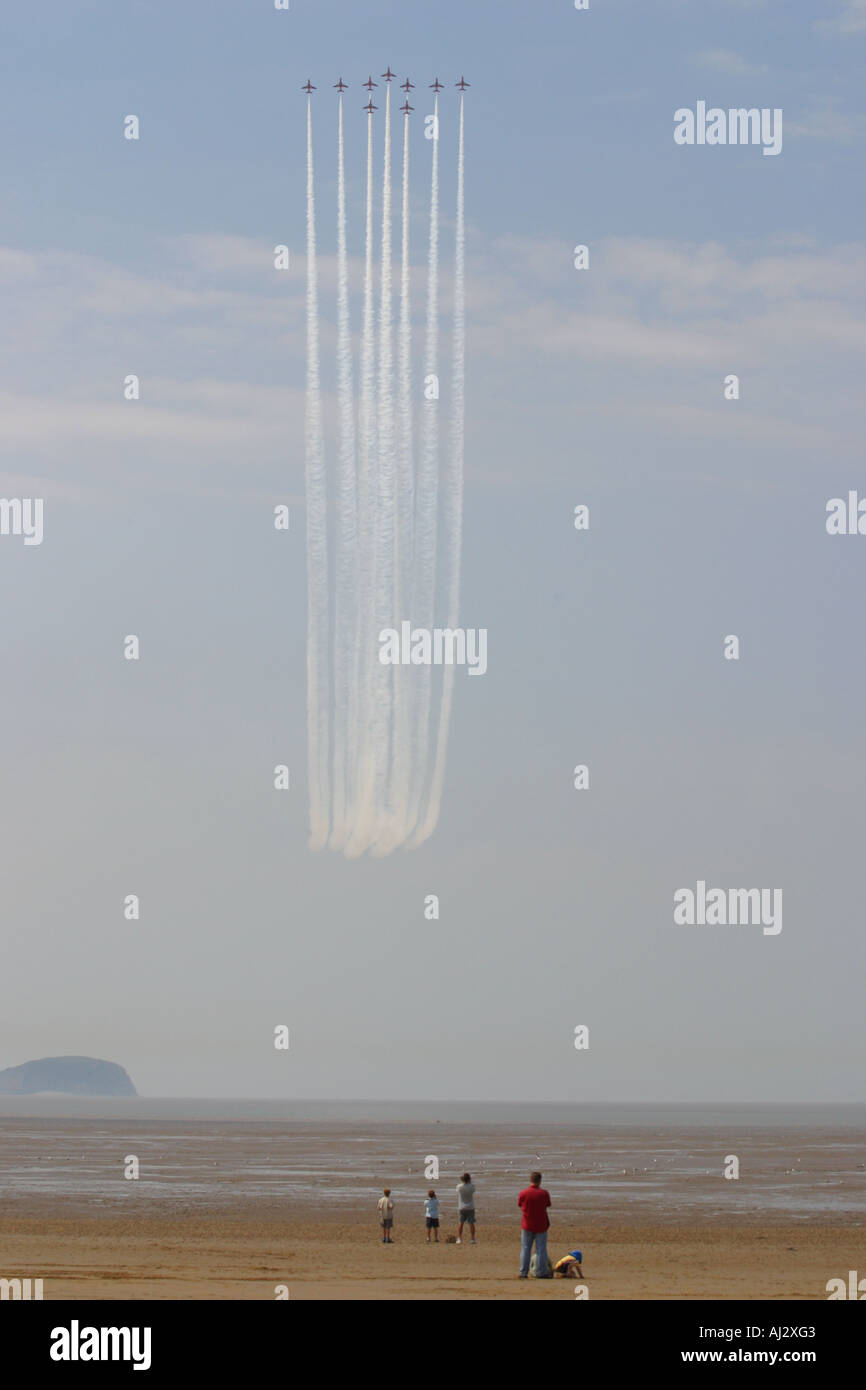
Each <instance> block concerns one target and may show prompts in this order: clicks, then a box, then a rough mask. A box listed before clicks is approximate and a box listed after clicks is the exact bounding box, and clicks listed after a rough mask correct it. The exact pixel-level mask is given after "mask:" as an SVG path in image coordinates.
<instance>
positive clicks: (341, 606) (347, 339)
mask: <svg viewBox="0 0 866 1390" xmlns="http://www.w3.org/2000/svg"><path fill="white" fill-rule="evenodd" d="M353 397H354V392H353V377H352V337H351V330H350V324H349V270H348V260H347V255H346V177H345V168H344V155H343V96H342V93H341V94H340V98H339V109H338V117H337V417H338V425H339V439H340V445H339V463H338V474H337V562H336V590H337V592H336V605H335V621H334V785H333V794H334V813H333V825H332V829H331V838H330V841H329V843H330V846H331V848H332V849H342V848H343V845H344V844H345V842H346V836H347V834H348V828H347V822H346V816H347V811H348V808H349V807H351V805H352V803H353V801H354V799H355V795H356V791H355V786H354V777H355V776H356V774H357V766H358V758H357V732H358V711H357V694H358V687H357V679H356V674H355V670H354V659H355V642H356V631H357V625H358V582H359V564H358V524H357V521H358V519H357V485H356V475H355V418H354V398H353Z"/></svg>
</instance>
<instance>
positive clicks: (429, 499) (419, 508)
mask: <svg viewBox="0 0 866 1390" xmlns="http://www.w3.org/2000/svg"><path fill="white" fill-rule="evenodd" d="M433 120H434V126H433V129H434V139H433V156H432V168H431V174H430V235H429V243H428V250H427V321H426V326H425V335H424V400H423V403H422V406H421V412H422V413H421V456H420V459H419V460H418V474H417V478H416V482H415V560H414V571H415V572H414V584H413V586H412V621H413V623H414V624H415V625H416V626H417V627H424V628H432V626H433V619H434V612H435V604H436V531H437V509H438V505H439V503H438V498H439V400H438V366H439V98H438V96H437V97H436V98H435V99H434V103H433ZM434 388H435V390H436V395H435V396H434V395H433V391H434ZM432 684H433V676H432V671H431V668H430V667H429V666H421V667H419V668H418V669H417V671H416V672H415V673H414V685H415V701H414V719H413V730H412V778H411V794H410V799H409V814H408V817H407V825H406V829H407V832H408V833H409V834H410V835H411V833H412V831H413V830H414V828H415V825H416V822H417V820H418V817H419V814H420V812H421V807H422V805H423V804H424V798H425V796H426V789H427V785H428V779H429V768H430V763H429V757H428V751H427V746H428V742H429V736H430V734H429V729H430V703H431V694H432ZM410 843H412V841H411V840H410Z"/></svg>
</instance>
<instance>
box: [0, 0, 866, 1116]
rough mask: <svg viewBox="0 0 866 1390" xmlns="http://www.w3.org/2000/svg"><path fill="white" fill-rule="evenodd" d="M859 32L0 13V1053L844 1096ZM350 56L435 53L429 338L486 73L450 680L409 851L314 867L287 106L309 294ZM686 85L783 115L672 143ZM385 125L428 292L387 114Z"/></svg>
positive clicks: (352, 68) (442, 1089)
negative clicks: (461, 633) (439, 222)
mask: <svg viewBox="0 0 866 1390" xmlns="http://www.w3.org/2000/svg"><path fill="white" fill-rule="evenodd" d="M864 55H866V2H864V0H832V3H831V0H827V2H826V3H815V4H809V3H805V0H766V3H759V2H758V0H753V2H749V0H655V2H654V3H652V4H649V3H639V0H590V10H589V11H588V12H586V13H578V12H576V11H575V10H574V8H573V5H572V3H571V0H556V3H553V2H552V0H540V2H539V3H534V4H531V5H527V4H524V3H516V0H510V2H506V3H491V2H490V0H472V2H471V3H466V0H462V2H461V3H458V2H457V0H440V3H437V4H436V5H435V6H428V5H422V4H419V3H406V0H402V3H393V4H375V3H374V4H369V3H362V2H361V0H332V2H331V3H329V0H292V8H291V10H290V11H289V12H288V13H279V12H275V11H274V9H273V6H272V4H271V0H232V3H227V0H183V3H182V4H170V3H168V0H153V3H146V2H145V0H138V3H136V0H127V2H126V3H124V4H123V5H120V6H118V5H117V4H114V3H108V0H92V3H86V0H82V3H79V4H77V5H75V6H70V5H67V4H64V3H61V0H48V2H47V3H42V4H39V5H25V4H23V3H17V4H12V5H7V6H6V7H5V8H4V10H3V13H2V16H0V65H2V82H0V122H2V129H3V131H4V138H3V139H2V141H0V158H2V188H3V196H2V198H0V285H2V298H3V306H4V320H5V325H6V331H5V333H4V335H3V340H2V347H0V354H2V361H0V434H2V444H3V462H2V479H0V486H2V494H3V495H4V496H6V497H30V496H41V497H44V498H45V499H46V502H45V538H44V542H43V544H42V545H41V546H33V547H24V546H23V544H22V541H21V539H20V538H16V537H11V536H9V537H2V538H0V580H2V592H3V593H4V595H5V603H4V622H3V651H4V658H5V660H4V680H3V694H4V703H5V711H6V718H5V727H6V731H7V739H6V747H5V757H4V771H5V776H4V793H3V796H2V798H0V807H2V817H3V819H2V845H3V851H2V865H3V883H4V890H5V902H4V912H3V944H2V970H0V1066H3V1065H11V1064H14V1063H18V1062H22V1061H25V1060H27V1059H28V1058H31V1057H37V1056H43V1055H48V1054H53V1053H60V1052H66V1053H87V1054H91V1055H95V1056H101V1057H105V1058H108V1059H111V1060H114V1061H119V1062H121V1063H123V1064H124V1065H126V1066H127V1067H128V1069H129V1071H130V1072H131V1074H132V1076H133V1079H134V1080H135V1082H136V1084H137V1085H138V1087H139V1089H140V1090H141V1091H142V1092H146V1093H148V1094H151V1095H213V1096H216V1095H226V1096H290V1095H298V1096H306V1097H311V1096H322V1097H364V1096H375V1097H398V1096H410V1095H412V1096H420V1097H424V1096H428V1097H430V1098H466V1099H471V1098H479V1099H481V1098H485V1099H518V1098H521V1097H527V1098H537V1099H571V1098H574V1099H580V1098H590V1099H593V1100H625V1099H632V1100H653V1099H658V1100H689V1099H695V1100H696V1099H703V1100H714V1099H717V1100H754V1099H774V1100H795V1099H804V1100H805V1099H827V1100H843V1099H851V1100H854V1099H860V1098H862V1094H863V1084H862V1074H863V1041H862V997H863V966H864V951H863V930H864V926H863V923H864V914H863V889H862V882H863V875H862V861H863V843H864V828H866V827H864V791H866V758H864V754H866V739H864V725H863V711H864V692H866V661H864V656H863V652H864V643H866V636H864V631H866V630H864V622H863V601H864V582H863V579H864V566H866V538H864V537H845V538H830V537H829V536H828V535H827V534H826V531H825V524H824V523H825V504H826V502H827V499H828V498H830V497H835V496H845V495H847V492H848V490H849V489H857V488H859V489H860V491H861V493H862V494H864V495H866V469H864V465H863V410H862V397H863V368H864V361H863V358H864V347H866V325H864V298H866V274H864V271H866V242H864V234H863V225H864V223H863V217H864V199H863V193H862V189H863V174H864V168H863V162H864V161H863V147H864V131H866V111H864V101H863V75H864ZM388 64H390V65H391V67H392V68H393V69H394V71H395V72H397V73H398V74H399V76H400V78H401V80H402V78H403V77H404V76H405V75H406V74H408V75H409V76H410V77H411V78H412V80H413V82H416V83H417V84H418V93H419V97H420V98H421V99H420V100H418V101H416V106H417V107H418V110H419V114H422V115H423V113H424V112H425V111H426V110H427V109H428V105H427V103H426V85H427V83H429V82H430V81H432V80H433V77H434V76H435V75H437V74H438V75H439V76H440V78H441V79H442V81H443V82H445V83H447V84H448V86H449V91H448V92H447V93H446V94H445V95H444V96H443V105H442V146H441V150H442V153H441V158H442V183H443V193H442V197H443V255H444V256H445V258H446V259H445V261H444V263H443V271H444V274H443V281H444V292H445V294H444V301H443V314H444V316H443V331H445V332H447V327H448V321H449V320H448V308H449V299H448V292H449V288H450V279H449V275H448V267H447V256H448V254H449V253H450V251H451V247H452V238H451V237H450V229H451V218H452V216H453V187H454V156H453V136H454V126H453V115H454V111H455V109H456V107H455V101H454V94H453V89H452V88H451V84H453V82H454V80H455V79H456V78H457V77H459V75H460V74H461V72H463V73H465V74H466V77H467V79H468V80H469V81H470V82H471V83H472V87H471V91H470V93H469V94H468V97H467V106H466V139H467V169H466V204H467V219H468V225H469V249H468V266H467V288H468V300H469V309H468V348H467V447H466V470H467V491H466V507H465V527H464V588H463V615H462V621H463V623H464V625H466V626H475V627H480V626H483V627H486V628H487V629H488V633H489V638H488V662H489V666H488V672H487V674H486V675H485V676H484V678H483V679H477V680H468V679H465V678H462V677H461V676H460V675H458V679H457V687H456V701H455V716H454V723H453V729H452V739H451V746H450V753H449V763H448V775H447V782H446V791H445V800H444V805H443V813H442V819H441V822H440V825H439V829H438V831H437V833H436V835H435V836H434V838H433V839H432V840H431V841H430V842H428V843H427V844H426V845H425V846H424V847H422V848H421V849H420V850H418V851H415V852H412V853H402V852H401V853H398V854H395V855H393V856H391V857H390V858H388V859H384V860H381V861H375V862H368V861H360V862H353V863H348V862H346V861H344V860H343V859H342V858H340V857H338V856H335V855H332V854H320V855H311V854H310V853H308V851H307V849H306V828H305V827H306V787H305V776H306V774H305V722H304V684H305V675H304V651H305V560H304V512H303V381H304V323H303V309H304V256H303V250H304V140H305V130H304V119H305V105H304V98H303V96H302V94H301V92H300V90H299V88H300V85H301V83H302V82H303V81H305V80H306V78H307V77H308V76H309V77H310V78H311V79H312V81H313V82H314V83H316V84H317V86H318V88H319V91H318V93H317V95H316V98H315V106H314V114H315V121H316V125H315V140H316V155H317V160H318V171H319V183H318V195H319V217H320V225H319V233H320V251H321V253H322V279H323V287H324V293H323V308H324V310H325V313H326V316H327V314H328V312H329V310H328V307H327V306H328V304H329V302H330V301H329V299H328V288H329V285H330V283H331V280H332V277H333V262H332V259H331V258H332V256H333V251H334V245H335V240H334V229H333V208H334V184H333V176H334V168H335V165H334V132H335V98H334V94H333V92H332V91H331V90H330V87H331V84H332V83H333V82H335V81H336V80H337V78H338V76H340V75H342V76H343V78H344V79H345V80H346V81H347V82H349V83H350V84H351V90H350V92H349V93H348V94H347V106H346V119H347V161H348V170H349V175H350V183H351V187H350V190H349V204H350V217H351V218H352V219H353V221H352V225H350V243H351V245H350V249H351V252H352V254H353V255H354V256H357V255H358V253H359V251H360V250H361V240H360V238H361V231H362V228H361V221H360V199H361V195H362V189H363V179H362V175H363V155H364V146H363V141H364V135H365V125H364V122H365V118H364V117H363V116H362V114H361V111H360V106H361V102H362V93H361V90H360V86H359V84H360V82H361V80H362V79H363V78H365V77H366V76H367V74H368V73H369V72H372V73H373V75H374V76H376V75H377V74H378V73H381V72H382V71H383V69H384V68H385V67H386V66H387V65H388ZM422 89H424V96H422ZM698 100H705V101H706V102H707V104H708V105H710V106H712V105H718V106H721V107H724V108H727V107H739V106H757V107H770V108H776V107H779V108H781V109H782V110H783V113H784V124H783V129H784V144H783V150H782V153H781V154H780V155H779V156H778V157H776V158H766V157H763V156H762V154H761V151H760V149H757V148H752V147H748V148H731V147H726V148H710V147H704V148H683V147H679V146H677V145H675V144H674V141H673V113H674V111H675V110H676V109H677V108H679V107H685V106H689V107H694V106H695V104H696V102H697V101H698ZM128 113H135V114H137V115H138V116H139V118H140V121H141V139H140V141H138V142H129V141H126V140H124V138H123V118H124V116H125V115H127V114H128ZM413 158H414V159H415V160H416V164H417V168H418V170H419V179H418V181H417V182H416V184H415V186H414V194H413V211H414V213H415V222H414V224H413V235H414V237H415V245H416V248H417V259H418V265H419V276H420V275H422V273H423V272H422V271H421V270H420V267H421V265H422V264H423V246H422V244H421V238H422V236H423V232H424V215H425V193H424V179H423V178H422V177H421V175H422V174H423V173H424V172H426V170H427V168H428V167H429V164H428V161H429V145H428V142H425V141H424V140H423V136H422V133H421V125H420V121H419V122H418V124H417V127H416V130H415V140H414V145H413ZM282 242H285V243H286V244H288V245H289V246H290V248H291V250H292V257H293V259H292V269H291V271H290V272H288V273H285V274H280V273H278V272H275V271H274V270H273V268H272V251H273V247H274V245H275V244H276V243H282ZM578 242H583V243H587V244H588V245H589V247H590V256H591V264H590V269H589V270H588V271H587V272H578V271H576V270H575V269H574V267H573V264H572V248H573V247H574V245H575V244H576V243H578ZM418 283H419V290H420V286H421V283H422V282H421V280H420V279H419V282H418ZM417 298H418V301H419V304H420V293H419V295H418V296H417ZM323 344H324V349H325V352H326V354H327V353H328V352H330V351H331V348H332V345H333V333H332V326H331V325H330V324H326V326H325V330H324V335H323ZM130 372H135V373H138V374H139V375H140V377H141V382H142V399H141V401H140V402H138V403H135V404H130V403H128V402H125V401H124V400H123V397H122V384H123V378H124V377H125V376H126V374H127V373H130ZM729 372H736V373H738V374H739V376H740V381H741V399H740V400H739V401H737V402H727V401H725V400H724V399H723V393H722V382H723V378H724V376H725V375H726V374H727V373H729ZM280 501H289V502H290V503H291V504H292V513H293V516H292V530H291V532H290V533H289V535H288V536H286V535H282V534H277V533H275V532H274V530H273V527H272V508H273V506H274V504H275V503H276V502H280ZM579 502H585V503H587V504H588V505H589V506H590V508H591V530H590V532H589V533H588V534H585V535H580V534H578V533H576V532H575V531H574V529H573V525H572V514H573V508H574V506H575V504H576V503H579ZM127 633H137V634H138V635H139V636H140V638H141V641H142V659H141V661H140V662H138V663H128V662H126V661H124V660H123V657H122V641H123V637H124V635H125V634H127ZM728 633H736V634H738V635H739V637H740V640H741V644H742V656H741V660H740V661H739V662H738V663H733V662H727V661H725V660H724V659H723V656H722V643H723V638H724V636H725V635H726V634H728ZM278 762H286V763H288V764H289V765H290V767H291V769H292V775H293V786H292V790H291V791H290V792H289V793H288V794H285V795H281V794H279V793H277V792H274V791H273V790H272V789H271V788H272V769H273V766H274V764H275V763H278ZM578 762H582V763H587V764H588V765H589V767H590V774H591V789H590V790H589V791H586V792H576V791H574V790H573V787H572V768H573V767H574V765H575V764H576V763H578ZM699 878H703V879H705V880H707V881H708V883H710V884H711V885H712V886H719V887H768V888H769V887H774V888H778V887H781V888H782V889H783V893H784V925H783V930H782V932H781V934H780V935H778V936H775V937H770V936H764V935H762V934H761V931H760V928H755V927H748V928H747V927H716V928H711V927H693V928H682V927H674V925H673V919H672V913H673V906H672V904H673V893H674V891H675V890H676V889H677V888H679V887H683V886H688V885H691V886H694V884H695V882H696V880H697V879H699ZM127 893H138V894H140V895H141V900H142V918H141V921H140V922H138V923H128V922H125V921H124V919H123V914H122V902H123V898H124V895H125V894H127ZM429 893H436V894H438V895H439V896H440V899H441V918H440V920H439V921H438V922H428V921H425V919H424V915H423V900H424V896H425V895H426V894H429ZM278 1023H286V1024H288V1025H289V1027H290V1029H291V1039H292V1046H291V1049H290V1051H289V1053H287V1054H286V1053H282V1052H279V1053H278V1052H275V1051H274V1048H273V1046H272V1030H273V1027H274V1025H275V1024H278ZM579 1023H585V1024H587V1025H589V1027H590V1038H591V1045H590V1050H589V1051H588V1052H576V1051H575V1049H574V1047H573V1044H572V1037H573V1030H574V1026H575V1025H576V1024H579Z"/></svg>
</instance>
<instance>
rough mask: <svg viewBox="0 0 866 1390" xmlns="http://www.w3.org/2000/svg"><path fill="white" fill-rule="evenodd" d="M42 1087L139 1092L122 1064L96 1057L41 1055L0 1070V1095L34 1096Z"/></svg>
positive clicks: (96, 1093) (78, 1092)
mask: <svg viewBox="0 0 866 1390" xmlns="http://www.w3.org/2000/svg"><path fill="white" fill-rule="evenodd" d="M44 1091H54V1092H55V1093H57V1092H59V1093H60V1094H62V1095H73V1096H135V1095H137V1094H138V1092H137V1091H136V1089H135V1087H134V1086H133V1084H132V1081H131V1080H130V1078H129V1075H128V1074H127V1072H126V1071H125V1070H124V1068H123V1067H121V1066H118V1064H117V1062H102V1061H100V1060H99V1058H97V1057H40V1058H39V1060H38V1061H36V1062H23V1063H22V1064H21V1066H19V1067H7V1068H6V1069H5V1071H0V1096H35V1095H39V1093H40V1092H44Z"/></svg>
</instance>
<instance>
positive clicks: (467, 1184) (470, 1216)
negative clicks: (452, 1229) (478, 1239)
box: [457, 1173, 475, 1245]
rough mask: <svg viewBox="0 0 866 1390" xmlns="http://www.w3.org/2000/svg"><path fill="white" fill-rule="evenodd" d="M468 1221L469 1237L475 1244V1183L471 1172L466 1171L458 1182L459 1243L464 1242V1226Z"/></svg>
mask: <svg viewBox="0 0 866 1390" xmlns="http://www.w3.org/2000/svg"><path fill="white" fill-rule="evenodd" d="M467 1221H468V1223H469V1237H470V1240H471V1242H472V1244H473V1245H474V1244H475V1184H474V1182H473V1181H472V1175H471V1173H464V1174H463V1177H462V1178H461V1179H460V1181H459V1183H458V1184H457V1244H458V1245H462V1244H463V1227H464V1225H465V1224H466V1222H467Z"/></svg>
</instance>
